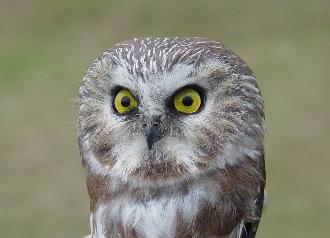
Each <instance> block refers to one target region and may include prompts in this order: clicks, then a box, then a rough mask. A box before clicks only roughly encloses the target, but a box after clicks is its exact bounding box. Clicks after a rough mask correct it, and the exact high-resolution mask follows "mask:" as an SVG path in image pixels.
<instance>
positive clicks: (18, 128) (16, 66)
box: [0, 0, 330, 238]
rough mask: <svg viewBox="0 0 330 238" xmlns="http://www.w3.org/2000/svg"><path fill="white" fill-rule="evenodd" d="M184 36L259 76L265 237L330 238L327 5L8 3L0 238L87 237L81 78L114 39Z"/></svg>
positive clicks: (1, 59)
mask: <svg viewBox="0 0 330 238" xmlns="http://www.w3.org/2000/svg"><path fill="white" fill-rule="evenodd" d="M177 35H179V36H204V37H209V38H212V39H217V40H221V41H223V42H224V43H225V44H226V45H227V46H228V47H230V48H232V49H234V50H235V51H236V52H237V53H238V54H239V55H240V56H241V57H242V58H243V59H245V61H247V62H248V64H249V65H250V66H251V68H252V69H253V70H254V72H255V73H256V75H257V77H258V80H259V85H260V87H261V89H262V92H263V95H264V98H265V103H266V117H267V118H266V119H267V127H268V132H267V140H266V149H267V170H268V181H267V190H268V194H269V204H268V207H267V209H266V211H265V213H264V216H263V219H262V222H261V226H260V231H259V234H258V237H267V238H275V237H276V238H279V237H290V238H296V237H299V238H303V237H318V238H319V237H321V238H323V237H329V222H330V187H329V179H330V160H329V159H330V158H329V157H330V156H329V155H330V93H329V88H330V78H329V68H330V67H329V66H330V65H329V63H330V1H327V0H323V1H322V0H316V1H308V0H301V1H293V0H292V1H284V0H283V1H280V0H277V1H275V0H272V1H271V0H260V1H246V0H244V1H243V0H238V1H216V0H213V1H212V0H208V1H199V0H196V1H176V0H169V1H155V0H142V1H126V0H122V1H106V0H104V1H85V0H84V1H80V0H79V1H78V0H71V1H67V0H57V1H51V0H43V1H42V0H40V1H36V0H34V1H33V0H12V1H10V0H7V1H3V0H1V2H0V113H1V114H0V152H1V154H0V156H1V158H0V231H1V237H15V238H16V237H33V238H39V237H82V236H83V235H84V234H87V233H88V231H89V223H88V219H89V218H88V216H89V214H88V212H89V205H88V196H87V192H86V188H85V184H84V170H83V168H82V167H81V164H80V157H79V153H78V147H77V142H76V135H75V120H76V110H75V104H74V100H75V97H76V95H77V89H78V86H79V81H80V78H81V77H82V75H83V74H84V72H85V70H86V69H87V67H88V66H89V64H90V63H91V62H92V60H93V59H94V58H96V57H97V56H98V55H99V54H100V53H101V52H102V51H103V50H104V49H106V48H109V47H111V46H112V45H113V44H114V43H115V42H117V41H119V40H123V39H127V38H132V37H136V36H177ZM327 234H328V235H327Z"/></svg>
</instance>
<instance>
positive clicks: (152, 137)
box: [144, 126, 161, 150]
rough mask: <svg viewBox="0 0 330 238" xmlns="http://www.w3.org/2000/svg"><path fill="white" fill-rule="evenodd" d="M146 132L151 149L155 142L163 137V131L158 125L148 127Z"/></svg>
mask: <svg viewBox="0 0 330 238" xmlns="http://www.w3.org/2000/svg"><path fill="white" fill-rule="evenodd" d="M144 134H145V137H146V140H147V145H148V149H149V150H151V149H152V146H153V145H154V143H155V142H157V141H159V139H160V138H161V133H160V130H159V127H158V126H153V127H149V128H146V129H145V130H144Z"/></svg>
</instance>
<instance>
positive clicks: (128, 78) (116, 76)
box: [111, 66, 137, 89]
mask: <svg viewBox="0 0 330 238" xmlns="http://www.w3.org/2000/svg"><path fill="white" fill-rule="evenodd" d="M111 81H112V84H115V85H119V86H122V87H125V88H128V89H134V88H136V86H137V79H135V78H133V76H132V75H131V74H130V73H129V72H128V71H127V69H126V68H124V67H122V66H118V67H116V68H115V69H114V70H113V71H112V73H111Z"/></svg>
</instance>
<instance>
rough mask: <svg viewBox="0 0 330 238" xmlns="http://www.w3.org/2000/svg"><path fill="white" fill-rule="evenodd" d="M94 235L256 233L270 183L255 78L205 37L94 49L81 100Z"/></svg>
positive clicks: (238, 236)
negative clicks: (99, 51) (95, 55)
mask: <svg viewBox="0 0 330 238" xmlns="http://www.w3.org/2000/svg"><path fill="white" fill-rule="evenodd" d="M77 101H78V102H77V104H78V111H79V112H78V126H77V127H78V129H77V131H78V141H79V147H80V152H81V156H82V161H83V165H84V166H85V168H86V171H87V190H88V193H89V196H90V225H91V237H93V238H110V237H125V238H126V237H138V238H156V237H159V238H172V237H173V238H174V237H187V238H188V237H194V238H197V237H201V238H203V237H223V238H225V237H226V238H243V237H245V238H252V237H255V233H256V230H257V226H258V223H259V220H260V217H261V212H262V207H263V197H264V187H265V166H264V147H263V138H264V126H263V121H264V112H263V100H262V97H261V93H260V90H259V88H258V86H257V83H256V78H255V76H254V74H253V72H252V71H251V69H250V68H249V67H248V66H247V64H246V63H244V62H243V60H242V59H240V58H239V57H238V56H237V55H236V54H235V53H234V52H233V51H231V50H230V49H228V48H225V47H224V45H223V44H222V43H219V42H217V41H212V40H207V39H204V38H198V37H192V38H183V37H176V38H155V37H150V38H138V39H133V40H128V41H123V42H121V43H118V44H116V45H114V46H113V47H112V48H111V49H109V50H106V51H105V52H104V53H102V55H101V56H99V57H98V58H97V59H96V60H95V61H94V63H93V64H92V66H91V67H90V68H89V70H88V71H87V73H86V75H85V76H84V78H83V80H82V82H81V85H80V88H79V96H78V100H77Z"/></svg>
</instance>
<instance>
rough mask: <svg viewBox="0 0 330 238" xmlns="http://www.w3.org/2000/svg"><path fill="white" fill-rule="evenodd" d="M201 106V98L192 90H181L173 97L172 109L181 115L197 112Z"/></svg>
mask: <svg viewBox="0 0 330 238" xmlns="http://www.w3.org/2000/svg"><path fill="white" fill-rule="evenodd" d="M201 104H202V100H201V96H200V95H199V93H198V92H197V91H196V90H195V89H192V88H185V89H182V90H181V91H180V92H178V93H177V94H176V95H175V96H174V107H175V109H176V110H178V111H179V112H182V113H194V112H197V111H198V109H199V108H200V106H201Z"/></svg>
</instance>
